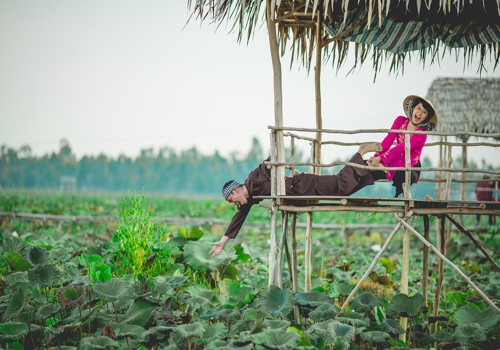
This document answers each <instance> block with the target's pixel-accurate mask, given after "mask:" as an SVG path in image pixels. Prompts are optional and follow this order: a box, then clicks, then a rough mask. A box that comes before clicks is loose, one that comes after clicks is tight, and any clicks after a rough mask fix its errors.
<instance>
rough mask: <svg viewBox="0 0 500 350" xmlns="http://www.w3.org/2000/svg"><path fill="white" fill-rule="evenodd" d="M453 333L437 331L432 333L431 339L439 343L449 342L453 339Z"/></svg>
mask: <svg viewBox="0 0 500 350" xmlns="http://www.w3.org/2000/svg"><path fill="white" fill-rule="evenodd" d="M452 338H453V334H451V333H450V332H448V331H437V332H436V333H433V334H431V335H430V337H429V339H430V340H431V341H434V342H437V343H449V342H451V341H452Z"/></svg>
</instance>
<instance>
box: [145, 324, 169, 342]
mask: <svg viewBox="0 0 500 350" xmlns="http://www.w3.org/2000/svg"><path fill="white" fill-rule="evenodd" d="M136 327H138V326H136ZM174 328H175V327H171V326H156V327H151V328H149V329H148V330H147V331H145V332H143V333H142V335H141V336H140V337H139V338H138V340H139V341H140V342H149V341H150V337H151V336H153V337H154V338H155V339H156V340H162V339H165V337H168V335H169V334H170V332H171V331H172V330H173V329H174Z"/></svg>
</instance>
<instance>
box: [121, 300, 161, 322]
mask: <svg viewBox="0 0 500 350" xmlns="http://www.w3.org/2000/svg"><path fill="white" fill-rule="evenodd" d="M155 309H156V307H155V306H153V305H151V304H150V303H148V302H147V301H144V300H140V299H136V300H134V301H133V302H132V304H131V305H130V307H129V308H128V310H127V312H126V313H125V319H124V320H123V321H122V322H123V323H129V324H134V325H137V326H142V327H144V325H145V324H146V322H147V321H148V320H149V318H150V317H151V313H152V312H153V310H155Z"/></svg>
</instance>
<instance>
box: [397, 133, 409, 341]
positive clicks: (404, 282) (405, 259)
mask: <svg viewBox="0 0 500 350" xmlns="http://www.w3.org/2000/svg"><path fill="white" fill-rule="evenodd" d="M410 137H411V135H409V134H406V135H405V164H406V170H405V183H404V188H403V189H404V196H405V198H411V192H410V186H411V170H409V168H411V158H410V152H411V147H410ZM409 211H410V208H409V203H408V202H405V213H408V212H409ZM402 243H403V253H402V258H401V259H402V261H401V283H400V287H399V290H400V292H401V293H403V294H406V295H408V275H409V272H410V232H409V231H408V229H406V228H405V230H404V232H403V239H402ZM399 324H400V325H401V327H403V329H405V330H406V328H407V325H408V318H406V317H401V319H400V320H399ZM399 339H401V340H402V341H404V342H405V341H406V332H405V333H403V334H401V335H400V336H399Z"/></svg>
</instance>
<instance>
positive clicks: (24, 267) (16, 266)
mask: <svg viewBox="0 0 500 350" xmlns="http://www.w3.org/2000/svg"><path fill="white" fill-rule="evenodd" d="M4 259H5V261H6V262H7V264H8V265H9V268H10V270H11V271H13V272H19V271H28V270H29V269H30V268H31V264H30V263H29V262H28V261H27V260H26V259H24V258H23V257H22V256H21V254H19V253H16V252H8V253H7V254H6V255H5V258H4Z"/></svg>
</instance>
